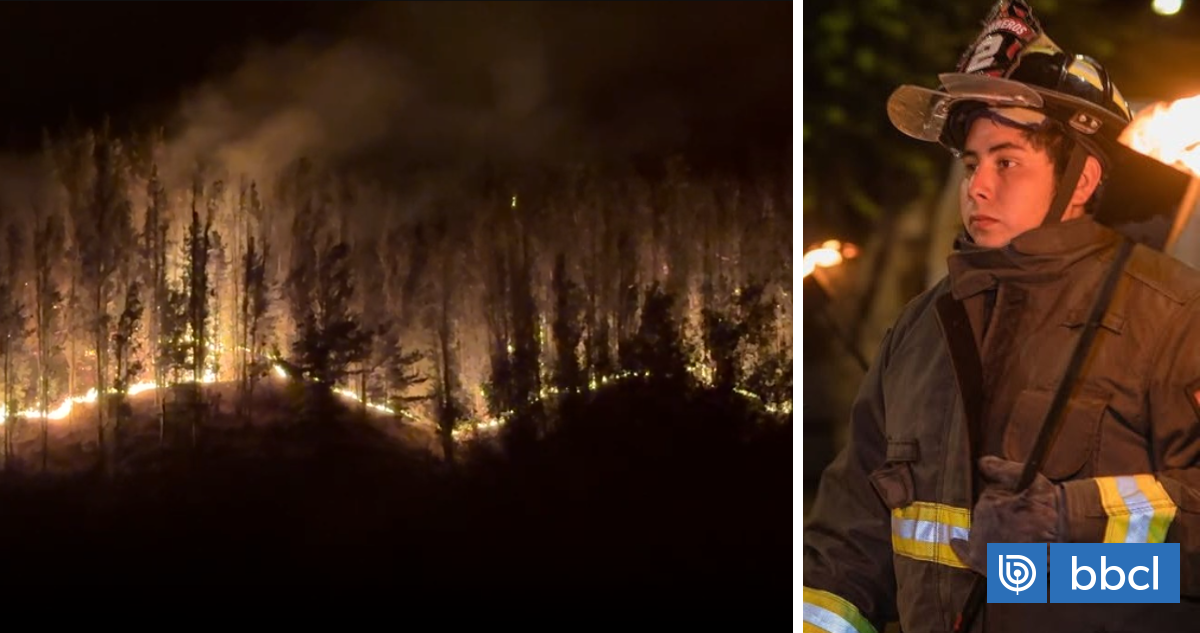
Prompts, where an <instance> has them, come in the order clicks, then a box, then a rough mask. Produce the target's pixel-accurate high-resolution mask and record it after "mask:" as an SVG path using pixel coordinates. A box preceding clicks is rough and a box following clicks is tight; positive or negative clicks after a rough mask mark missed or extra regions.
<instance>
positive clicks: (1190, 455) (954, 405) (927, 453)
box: [802, 218, 1200, 633]
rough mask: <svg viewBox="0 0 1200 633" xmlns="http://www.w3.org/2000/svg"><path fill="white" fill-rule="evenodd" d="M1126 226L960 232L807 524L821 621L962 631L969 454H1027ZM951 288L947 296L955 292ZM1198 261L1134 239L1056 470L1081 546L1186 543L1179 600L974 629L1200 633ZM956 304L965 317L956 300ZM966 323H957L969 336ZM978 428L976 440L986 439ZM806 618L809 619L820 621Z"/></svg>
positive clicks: (849, 627) (1055, 611) (1079, 223)
mask: <svg viewBox="0 0 1200 633" xmlns="http://www.w3.org/2000/svg"><path fill="white" fill-rule="evenodd" d="M1118 241H1119V237H1118V235H1117V234H1116V233H1115V232H1113V231H1111V230H1110V229H1108V228H1106V227H1104V226H1102V225H1100V224H1098V223H1096V222H1095V221H1093V220H1092V219H1091V218H1082V219H1078V220H1072V221H1069V222H1064V223H1062V224H1058V225H1054V226H1049V227H1043V228H1039V229H1035V230H1033V231H1030V232H1028V233H1025V234H1024V235H1021V236H1020V237H1018V238H1016V239H1015V240H1013V242H1012V244H1010V245H1009V246H1008V247H1005V248H1002V249H978V248H974V247H972V246H970V245H968V244H965V243H963V241H962V240H960V244H959V247H958V248H957V249H956V251H955V253H954V254H952V255H951V256H950V258H949V275H948V276H947V277H946V278H944V279H943V280H942V281H941V282H939V283H938V284H937V285H936V286H935V287H933V288H931V289H930V290H928V291H926V292H924V293H922V294H921V295H920V296H918V297H917V298H916V299H914V300H913V301H912V302H910V303H909V305H907V306H906V307H905V309H904V310H903V312H902V314H901V316H900V317H899V319H898V320H897V322H896V323H895V324H894V325H893V327H892V328H891V329H890V330H889V331H888V332H887V334H886V335H885V337H884V339H883V342H882V346H881V348H880V352H879V356H878V359H877V361H876V363H875V365H874V366H873V367H872V368H871V369H870V371H869V372H868V374H867V377H866V379H865V380H864V382H863V383H862V386H861V389H860V392H859V395H858V398H857V400H856V401H855V403H854V406H853V409H852V412H851V419H850V424H851V431H850V439H849V442H848V444H847V446H846V447H845V448H844V449H843V450H842V451H841V453H840V454H839V455H838V456H837V457H836V459H835V460H834V461H833V463H832V464H831V465H830V466H829V468H828V469H827V470H826V472H825V473H824V475H823V477H822V480H821V483H820V486H819V490H818V493H817V499H816V501H815V504H814V506H813V509H812V511H811V513H810V516H809V517H807V523H806V525H805V531H804V562H803V565H804V567H803V572H802V573H803V579H804V596H805V604H804V609H805V617H806V620H809V625H810V626H812V627H813V628H814V630H818V631H820V630H828V631H838V630H846V631H856V630H857V631H860V632H862V631H871V630H878V631H883V628H884V625H885V623H887V622H891V621H898V622H899V623H900V626H901V629H902V630H903V631H905V633H920V632H924V631H950V630H952V628H953V623H954V618H955V616H956V614H957V613H958V612H959V609H960V608H961V606H962V605H963V603H964V602H965V600H966V598H967V594H968V592H969V590H970V587H971V585H972V582H973V580H974V579H975V577H976V575H975V574H974V573H973V572H971V571H969V570H967V569H966V568H965V566H964V565H963V563H962V562H961V561H960V560H959V559H958V558H957V556H955V554H954V553H953V551H952V550H951V549H950V546H949V541H950V538H965V537H966V536H967V534H969V530H970V520H971V513H970V508H971V507H972V506H973V500H974V499H975V498H976V497H977V495H978V492H979V490H978V488H979V486H978V484H977V483H976V482H975V481H974V477H975V476H976V475H975V469H974V468H973V467H972V464H973V463H974V462H973V459H972V454H974V455H976V456H978V455H983V454H993V455H1000V456H1002V457H1004V458H1006V459H1011V460H1014V461H1021V462H1023V461H1026V459H1027V458H1028V455H1029V453H1030V450H1031V448H1032V446H1033V443H1034V441H1035V438H1036V436H1037V434H1038V431H1039V428H1040V426H1041V424H1042V421H1043V420H1044V418H1045V416H1046V412H1047V410H1048V409H1049V407H1050V402H1051V399H1052V398H1053V395H1054V392H1055V390H1056V389H1057V387H1058V385H1059V382H1060V381H1061V379H1062V376H1063V375H1064V373H1065V370H1066V366H1067V364H1068V358H1069V357H1070V355H1071V353H1072V351H1073V349H1074V347H1075V344H1076V342H1077V341H1078V340H1079V336H1080V332H1081V331H1082V329H1083V325H1084V322H1085V321H1086V319H1087V318H1088V313H1089V311H1090V309H1091V306H1092V302H1093V300H1094V297H1095V295H1096V293H1097V291H1098V289H1099V287H1100V285H1101V283H1102V280H1103V279H1104V277H1105V275H1106V273H1107V271H1108V269H1109V264H1110V263H1111V262H1112V260H1113V259H1114V258H1115V254H1116V250H1117V245H1118ZM947 295H948V296H947ZM950 300H957V301H962V302H963V304H962V305H963V307H964V308H965V314H966V315H967V317H968V319H967V320H968V321H969V323H970V326H969V327H970V330H971V332H970V335H968V336H966V341H967V342H968V344H969V343H970V342H971V340H972V339H973V340H974V343H975V345H976V346H977V348H978V353H979V359H980V363H981V368H982V381H980V384H981V386H982V392H983V393H984V394H985V397H984V399H983V404H982V415H981V417H980V421H981V425H982V429H980V430H979V431H978V432H977V433H975V434H971V433H970V432H969V430H968V427H967V424H966V422H965V421H964V414H963V410H964V409H963V401H962V396H961V393H960V389H959V385H958V382H957V380H956V374H955V366H954V365H953V364H952V362H951V351H950V349H951V345H952V343H951V342H950V341H954V340H958V341H959V342H960V343H959V344H961V341H962V338H963V337H961V336H960V337H957V339H956V337H955V336H953V335H951V336H947V328H950V327H954V326H953V325H952V324H949V323H944V322H943V321H945V319H944V318H943V317H940V316H939V311H938V309H937V305H938V302H939V301H950ZM1198 305H1200V273H1198V272H1196V271H1194V270H1192V269H1190V268H1188V267H1187V266H1186V265H1184V264H1182V263H1181V262H1179V261H1178V260H1175V259H1173V258H1171V257H1169V256H1167V255H1164V254H1163V253H1160V252H1157V251H1153V250H1151V249H1148V248H1145V247H1142V246H1138V247H1136V248H1135V249H1134V251H1133V254H1132V255H1131V257H1130V259H1129V261H1128V263H1127V264H1126V267H1125V271H1124V273H1123V274H1122V276H1121V278H1120V280H1119V282H1118V285H1117V286H1116V290H1115V293H1114V294H1113V298H1112V303H1111V304H1110V306H1109V308H1108V310H1107V311H1106V313H1105V315H1104V317H1103V319H1102V321H1101V327H1100V328H1098V330H1097V333H1096V337H1095V340H1094V342H1093V353H1092V355H1091V360H1090V362H1088V363H1087V364H1086V365H1085V366H1084V367H1083V370H1082V372H1081V374H1080V380H1079V389H1078V390H1077V391H1076V392H1075V394H1074V395H1073V396H1072V398H1071V399H1070V400H1069V401H1068V404H1067V408H1066V411H1065V416H1064V418H1063V420H1064V424H1063V427H1062V429H1061V431H1060V433H1059V435H1058V437H1057V439H1056V440H1055V443H1054V445H1053V447H1052V448H1051V450H1050V453H1049V455H1048V457H1047V460H1046V463H1045V466H1044V467H1043V469H1042V472H1043V474H1045V475H1046V476H1047V477H1049V478H1050V479H1051V480H1052V481H1055V482H1063V483H1064V488H1065V491H1066V494H1065V497H1066V501H1067V503H1066V514H1067V525H1068V532H1069V540H1070V541H1072V542H1164V540H1165V542H1178V543H1180V544H1181V560H1182V566H1181V567H1182V568H1181V588H1182V594H1183V599H1182V601H1181V604H1178V605H1174V604H1148V605H1133V604H1100V605H1089V604H1078V605H1076V604H1036V605H1005V604H996V605H985V606H984V609H985V610H984V612H983V616H982V617H980V618H977V620H976V623H975V626H974V627H973V628H972V630H973V631H976V632H978V631H984V630H986V631H987V633H1007V632H1009V631H1012V632H1014V633H1015V632H1018V631H1021V632H1024V631H1053V632H1055V633H1065V632H1067V631H1164V630H1192V629H1193V628H1195V627H1197V626H1200V624H1196V623H1197V622H1200V607H1198V606H1195V605H1193V604H1188V601H1189V599H1192V598H1200V402H1198V399H1200V309H1198ZM959 314H962V312H959ZM959 332H960V333H961V330H959ZM971 437H975V438H976V439H975V441H974V445H973V443H972V441H971V439H970V438H971ZM806 630H808V629H806Z"/></svg>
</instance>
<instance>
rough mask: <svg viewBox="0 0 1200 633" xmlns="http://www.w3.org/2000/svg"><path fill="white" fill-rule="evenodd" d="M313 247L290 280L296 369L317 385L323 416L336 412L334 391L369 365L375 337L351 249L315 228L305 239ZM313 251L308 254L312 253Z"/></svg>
mask: <svg viewBox="0 0 1200 633" xmlns="http://www.w3.org/2000/svg"><path fill="white" fill-rule="evenodd" d="M305 235H306V236H307V239H309V240H311V241H310V242H308V243H309V244H311V245H312V246H310V247H309V249H311V250H308V252H306V255H308V256H307V257H298V258H295V259H294V260H293V261H294V264H293V268H292V272H291V275H290V276H289V279H288V284H289V291H290V295H291V298H292V310H293V314H294V318H295V319H296V321H297V325H298V327H297V332H296V338H295V340H294V342H293V344H292V358H291V362H292V364H293V365H295V366H296V367H298V368H299V370H300V371H301V373H302V375H303V376H305V377H307V378H309V379H311V380H313V381H315V383H316V384H315V385H314V393H315V394H316V396H317V398H318V400H317V403H316V404H317V408H316V413H317V414H318V415H321V414H325V413H328V412H329V411H330V410H331V409H330V408H331V406H332V390H333V389H334V388H335V387H336V386H337V385H339V384H341V383H343V382H344V381H345V379H346V378H347V376H349V375H350V374H351V369H352V367H353V366H354V365H359V364H361V363H362V362H363V361H365V360H366V358H367V354H368V352H369V350H370V345H371V336H370V333H369V332H368V331H366V330H365V329H363V327H362V323H361V316H360V315H358V314H356V313H355V312H354V310H353V306H354V305H355V304H356V287H355V278H354V269H353V263H352V262H351V260H350V245H349V244H348V243H346V242H345V241H342V240H335V239H334V238H333V237H332V236H325V237H324V238H323V239H321V240H320V241H318V240H319V239H320V238H319V232H318V231H317V227H316V224H315V223H312V224H309V225H308V227H307V232H306V233H305ZM306 250H307V249H306Z"/></svg>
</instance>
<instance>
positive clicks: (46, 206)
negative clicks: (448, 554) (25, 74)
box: [0, 129, 791, 467]
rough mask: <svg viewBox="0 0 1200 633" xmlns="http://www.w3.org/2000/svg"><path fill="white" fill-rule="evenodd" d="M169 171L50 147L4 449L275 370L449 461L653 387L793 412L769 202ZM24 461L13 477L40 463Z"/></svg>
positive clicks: (17, 293)
mask: <svg viewBox="0 0 1200 633" xmlns="http://www.w3.org/2000/svg"><path fill="white" fill-rule="evenodd" d="M159 154H160V152H158V151H156V148H155V146H154V144H153V141H149V142H146V144H145V145H144V146H138V145H137V144H136V142H131V141H129V140H122V139H121V138H118V137H116V136H115V135H114V134H112V132H111V131H108V130H103V129H101V130H89V131H86V132H84V133H83V134H81V135H80V136H78V137H59V138H49V139H47V143H46V147H45V151H44V156H43V158H44V161H45V166H46V173H45V176H46V180H45V181H46V183H47V185H46V187H45V189H44V192H45V193H44V194H43V195H41V196H39V197H38V198H36V199H34V200H30V201H29V203H28V207H27V208H26V209H25V211H27V212H26V213H24V214H10V215H9V216H8V217H9V219H8V220H7V222H6V224H5V226H4V231H5V235H6V240H5V243H4V248H3V257H4V261H5V278H4V280H3V283H2V284H0V303H2V304H3V306H4V314H5V317H6V318H5V320H4V323H3V327H4V328H5V334H6V336H5V340H6V341H7V343H6V346H5V348H4V349H3V350H2V351H3V360H4V372H3V375H2V377H0V380H2V381H3V386H4V394H5V409H4V411H5V412H6V413H5V429H4V433H5V434H6V436H7V437H9V438H11V437H12V435H13V434H28V433H30V432H32V431H31V429H33V427H36V429H33V430H35V431H36V432H37V433H39V434H40V435H41V436H42V437H43V438H44V437H45V436H46V435H47V433H48V427H49V426H51V425H57V424H68V425H69V424H76V423H77V421H76V420H75V419H74V418H75V415H74V412H75V408H74V407H73V406H72V403H78V404H82V403H91V404H93V405H94V404H95V403H96V402H97V401H103V402H106V403H107V404H106V405H105V406H93V409H94V411H93V412H92V413H91V415H90V418H91V419H90V421H89V424H93V425H94V429H93V431H94V434H95V441H96V443H97V446H98V447H99V448H100V449H103V448H104V443H105V442H106V440H107V441H109V442H113V443H117V444H118V445H119V442H120V440H119V439H117V438H118V436H119V433H120V428H121V421H122V414H121V411H122V410H123V409H124V408H127V403H126V402H125V400H126V399H128V398H129V397H132V396H136V395H138V394H141V393H144V392H146V391H155V392H156V393H157V394H166V393H172V392H178V391H179V386H181V385H187V384H201V385H202V384H206V383H208V384H213V383H217V384H220V383H225V384H229V385H234V386H236V389H235V394H236V399H237V400H239V401H241V400H247V399H250V398H252V397H253V393H254V390H255V388H256V386H257V384H258V383H259V382H260V381H261V380H263V378H264V377H266V376H268V375H269V374H270V373H272V372H274V373H278V374H280V375H284V376H287V377H288V378H293V379H296V380H301V381H308V382H311V383H314V384H319V385H327V386H329V387H331V389H332V390H334V391H338V392H343V395H345V396H347V397H350V398H353V399H355V400H357V401H358V402H360V403H363V404H365V405H370V406H372V407H373V408H374V409H375V410H377V411H380V412H384V413H388V414H391V415H394V416H395V417H396V424H414V425H423V426H426V427H428V428H429V429H432V430H434V431H435V432H437V433H439V434H440V435H439V437H442V438H444V439H443V446H442V450H443V451H445V452H447V453H449V451H452V450H453V449H452V444H453V443H455V442H457V441H459V440H461V439H463V438H466V437H469V436H476V435H479V434H480V433H481V432H483V431H486V430H488V429H495V428H497V427H499V426H500V425H501V424H502V423H504V422H505V421H507V420H508V419H510V418H513V417H514V416H517V417H521V416H519V415H518V414H524V413H528V411H529V410H530V408H531V407H534V408H540V409H543V411H542V412H539V413H537V414H536V416H535V417H537V418H539V419H538V420H536V421H532V422H531V424H534V425H535V426H536V427H537V428H536V429H530V430H531V431H536V432H542V431H543V430H544V427H545V426H546V425H548V424H551V423H552V422H551V420H550V419H549V418H550V417H552V416H550V415H548V413H546V411H545V410H546V409H548V408H549V409H552V408H554V407H556V406H557V401H558V400H561V399H562V398H563V397H565V396H566V395H567V394H573V395H579V394H584V393H587V392H590V391H594V390H596V389H598V388H600V387H602V386H604V385H607V384H610V383H613V382H616V381H619V380H626V379H632V378H633V377H642V378H645V377H647V375H648V374H650V373H651V372H659V373H662V374H663V375H664V376H672V377H675V378H679V379H683V380H687V381H690V382H693V383H695V384H696V385H698V386H702V387H712V388H721V389H725V390H727V391H731V392H734V393H738V394H741V395H742V396H743V397H745V398H749V399H752V400H754V401H756V402H758V403H760V404H761V406H762V407H763V408H764V410H766V411H768V412H770V413H772V414H778V415H788V414H790V406H791V377H790V371H791V369H790V366H791V327H790V324H791V302H790V300H789V299H788V297H789V295H788V293H789V290H790V285H791V252H790V235H791V206H790V199H789V198H790V193H789V192H788V191H787V190H786V189H785V188H783V187H782V186H781V184H782V183H780V182H779V181H771V180H767V179H756V180H748V181H747V180H743V181H736V180H732V179H729V180H724V181H720V182H712V181H702V180H699V179H697V178H695V177H694V176H691V175H690V174H689V173H688V172H687V169H686V166H684V165H683V164H681V163H679V162H676V163H672V164H669V165H667V168H666V169H665V170H664V171H663V173H661V174H659V176H658V178H657V179H654V180H651V179H649V178H646V177H644V176H640V175H638V174H636V173H626V174H623V175H620V176H615V177H614V176H612V175H610V174H602V173H598V172H597V171H589V170H586V169H583V168H580V169H577V170H573V171H566V172H564V173H560V174H553V173H544V174H538V178H537V179H536V180H535V179H534V178H531V177H527V178H525V179H516V178H514V179H511V180H508V181H505V180H503V179H501V178H496V179H494V180H493V181H492V182H486V181H482V182H480V183H479V184H478V188H477V189H476V190H474V191H470V190H466V189H462V190H459V191H455V192H453V193H452V194H450V195H446V194H445V193H442V192H434V193H427V192H422V193H421V194H419V195H413V194H412V193H411V192H403V191H390V190H388V189H386V188H385V187H384V186H383V185H381V184H380V183H377V182H369V181H364V180H356V179H355V178H354V177H353V176H352V175H346V174H339V173H336V172H333V171H332V170H328V171H327V170H323V169H322V168H321V167H320V166H318V165H317V164H315V163H313V162H311V161H308V160H304V159H302V160H299V161H297V162H296V163H295V164H293V165H290V166H289V167H288V169H286V170H284V171H282V172H281V173H280V174H278V175H277V176H276V177H274V178H271V179H269V180H265V181H263V182H262V183H261V184H260V182H259V181H258V180H252V179H249V178H248V177H246V176H245V175H244V174H229V173H212V172H210V171H209V170H206V169H205V168H204V167H203V166H198V167H197V168H196V169H195V170H194V171H193V173H192V174H190V175H189V177H188V178H187V179H186V180H185V181H183V182H170V181H166V180H165V179H164V178H162V177H161V175H160V174H161V173H162V170H161V169H160V168H159V163H158V162H157V158H156V156H157V155H159ZM406 194H407V195H406ZM100 393H104V394H106V396H105V397H104V398H97V394H100ZM163 399H164V397H163V395H156V401H157V402H158V403H159V407H158V412H159V416H158V417H159V418H160V420H159V427H160V431H161V432H162V433H163V434H165V433H166V430H165V427H166V425H167V424H168V423H169V421H168V420H166V419H165V418H166V417H167V416H166V414H165V413H164V411H165V409H164V408H163V407H162V401H163ZM10 411H11V412H12V414H11V415H9V414H8V413H7V412H10ZM43 421H45V422H48V423H43ZM41 444H42V446H41V450H42V451H43V452H44V450H45V449H46V448H47V443H46V442H45V440H44V439H43V441H42V442H41ZM12 445H13V443H12V442H11V441H10V442H7V443H6V446H8V447H10V448H9V450H7V451H6V453H5V459H6V460H17V461H19V462H22V463H24V462H36V461H39V460H40V462H41V466H42V467H45V466H46V464H47V463H48V458H47V456H46V455H40V456H34V455H23V456H19V455H16V454H14V452H13V450H12V449H11V446H12ZM101 454H103V450H102V451H101ZM24 467H28V466H24Z"/></svg>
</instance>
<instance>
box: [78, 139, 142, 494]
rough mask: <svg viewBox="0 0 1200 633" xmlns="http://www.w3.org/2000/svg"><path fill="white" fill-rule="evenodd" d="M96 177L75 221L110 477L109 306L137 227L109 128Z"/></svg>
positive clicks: (100, 436)
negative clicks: (134, 224) (135, 226)
mask: <svg viewBox="0 0 1200 633" xmlns="http://www.w3.org/2000/svg"><path fill="white" fill-rule="evenodd" d="M92 151H93V153H92V155H93V163H94V165H95V179H94V182H93V186H92V190H91V194H92V195H91V200H90V205H88V207H86V208H81V209H79V211H80V214H81V217H77V218H75V230H76V235H75V237H76V243H77V244H78V246H79V249H80V255H81V257H80V263H81V267H80V268H81V281H82V287H83V289H84V290H85V291H86V292H87V293H88V299H89V308H90V311H89V314H88V316H89V318H90V320H91V326H92V332H93V335H94V338H93V343H94V347H93V350H94V352H95V355H96V363H95V367H96V384H95V389H96V394H97V406H96V431H97V443H98V446H99V448H100V455H101V466H102V468H103V469H104V470H105V472H107V473H108V474H110V475H111V474H112V473H113V471H112V467H113V466H114V464H113V463H112V455H110V451H111V448H112V447H111V446H109V445H108V444H107V443H106V442H107V440H108V437H107V435H108V434H107V433H106V431H107V430H108V425H109V423H110V422H109V419H108V418H109V416H108V406H107V405H106V403H105V401H106V400H107V399H108V397H109V373H110V371H109V355H108V351H109V339H110V336H111V330H112V314H111V313H110V311H109V310H110V304H111V303H112V299H113V296H114V293H115V292H116V289H117V287H118V285H119V284H120V282H121V279H119V278H118V276H119V275H120V273H121V268H122V266H123V263H124V261H123V260H124V258H125V257H127V256H128V253H129V251H130V248H131V246H132V245H133V227H132V217H131V209H130V204H129V200H128V198H127V197H126V191H127V180H126V166H125V164H124V162H123V159H122V149H121V144H120V142H119V141H118V140H116V139H115V138H113V136H112V135H111V132H110V130H109V128H108V125H107V124H105V125H104V126H103V127H102V128H101V130H100V132H99V134H97V135H96V136H95V139H94V143H93V147H92Z"/></svg>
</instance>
